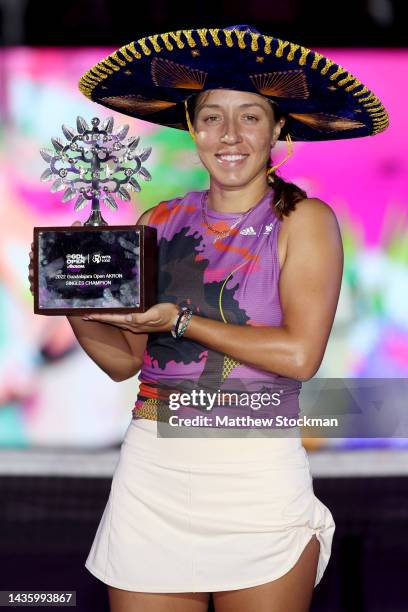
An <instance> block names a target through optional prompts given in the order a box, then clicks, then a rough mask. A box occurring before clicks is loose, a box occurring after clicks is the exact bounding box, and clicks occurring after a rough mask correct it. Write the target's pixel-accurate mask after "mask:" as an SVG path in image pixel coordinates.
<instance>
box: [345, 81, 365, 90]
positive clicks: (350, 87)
mask: <svg viewBox="0 0 408 612" xmlns="http://www.w3.org/2000/svg"><path fill="white" fill-rule="evenodd" d="M359 85H361V82H360V81H359V80H358V79H356V78H354V83H351V85H348V86H347V87H346V88H345V90H344V91H347V92H350V91H353V89H355V88H356V87H358V86H359Z"/></svg>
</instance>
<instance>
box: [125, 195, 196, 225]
mask: <svg viewBox="0 0 408 612" xmlns="http://www.w3.org/2000/svg"><path fill="white" fill-rule="evenodd" d="M200 194H201V192H200V191H188V192H187V193H185V194H184V195H183V196H177V197H174V198H170V199H168V200H162V201H161V202H159V203H158V204H156V205H155V206H152V207H151V208H149V209H148V210H146V211H145V212H144V213H143V214H142V215H141V216H140V217H139V219H138V220H137V222H136V224H137V225H148V224H149V223H151V224H156V223H162V222H163V221H164V220H165V219H167V218H168V216H169V214H171V213H172V212H173V211H174V210H175V209H176V208H178V207H180V206H184V205H186V204H192V203H195V202H196V201H197V196H199V195H200Z"/></svg>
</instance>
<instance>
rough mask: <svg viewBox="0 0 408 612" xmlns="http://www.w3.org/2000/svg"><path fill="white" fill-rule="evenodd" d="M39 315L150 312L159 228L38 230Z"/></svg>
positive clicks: (154, 294) (36, 294)
mask: <svg viewBox="0 0 408 612" xmlns="http://www.w3.org/2000/svg"><path fill="white" fill-rule="evenodd" d="M33 252H34V313H35V314H43V315H71V316H76V315H77V316H80V315H83V314H89V313H91V312H95V313H96V312H99V313H103V312H105V313H123V314H125V313H129V312H145V311H146V310H148V309H149V308H150V307H151V306H153V305H154V304H156V303H157V265H158V261H157V230H156V228H154V227H150V226H147V225H108V226H86V227H84V226H68V227H35V228H34V250H33Z"/></svg>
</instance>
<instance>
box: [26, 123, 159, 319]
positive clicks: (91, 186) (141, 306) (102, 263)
mask: <svg viewBox="0 0 408 612" xmlns="http://www.w3.org/2000/svg"><path fill="white" fill-rule="evenodd" d="M91 123H92V126H91V127H90V126H89V125H88V124H87V122H86V121H85V119H83V118H82V117H77V131H75V130H73V129H72V128H69V127H66V126H65V125H63V126H62V131H63V134H64V136H65V138H66V139H67V141H68V142H67V143H65V144H64V143H63V142H62V141H61V140H60V139H59V138H52V139H51V142H52V145H53V150H51V149H41V151H40V153H41V156H42V157H43V159H44V160H45V161H46V162H47V163H48V164H49V167H48V168H47V169H46V170H45V171H44V172H43V174H42V175H41V180H42V181H51V180H54V182H53V184H52V186H51V191H52V192H56V191H62V190H65V193H64V195H63V197H62V202H68V201H70V200H73V199H74V198H76V202H75V206H74V209H75V210H76V211H77V210H80V209H81V208H84V207H85V206H86V205H88V204H92V209H91V213H90V215H89V218H88V219H87V221H85V223H84V224H83V225H82V226H68V227H35V228H34V249H33V254H34V270H33V272H34V278H33V280H34V312H35V313H36V314H44V315H82V314H85V313H89V312H106V313H108V312H116V313H128V312H144V311H145V310H147V309H148V308H150V307H151V306H152V305H153V304H155V303H156V298H157V246H156V245H157V242H156V241H157V232H156V229H155V228H154V227H149V226H144V225H108V224H107V222H106V221H105V220H104V219H103V217H102V214H101V210H100V204H101V203H103V204H104V205H105V206H106V207H107V208H110V209H115V210H117V209H118V204H117V203H116V201H115V199H114V196H116V197H118V198H120V199H121V200H126V201H130V200H131V197H130V193H129V191H135V192H139V191H140V189H141V188H140V185H139V183H138V181H137V180H136V177H141V178H142V179H144V180H150V179H151V176H150V174H149V172H148V171H147V170H146V168H144V167H143V165H142V164H143V162H144V161H146V159H147V158H148V157H149V155H150V152H151V147H148V148H144V149H142V150H141V151H140V152H139V153H137V152H136V149H137V146H138V144H139V140H140V139H139V137H136V136H131V137H128V138H126V137H127V133H128V130H129V126H127V125H125V126H123V127H121V128H119V130H117V131H116V132H114V131H113V127H114V120H113V118H112V117H109V118H108V119H106V120H105V121H104V122H103V123H101V121H100V120H99V119H98V118H97V117H94V118H93V119H92V121H91Z"/></svg>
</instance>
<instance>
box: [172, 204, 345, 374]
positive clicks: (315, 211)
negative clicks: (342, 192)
mask: <svg viewBox="0 0 408 612" xmlns="http://www.w3.org/2000/svg"><path fill="white" fill-rule="evenodd" d="M286 219H287V235H288V242H287V254H286V258H285V262H284V264H283V267H282V270H281V274H280V282H279V293H280V301H281V306H282V311H283V321H282V325H281V326H279V327H251V326H250V325H235V324H228V325H226V324H225V323H223V322H220V321H213V320H210V319H205V318H203V317H199V316H197V315H193V316H192V318H191V321H190V323H189V324H188V326H187V329H186V331H185V333H184V336H185V337H186V338H191V339H192V340H196V341H197V342H200V343H202V344H204V345H205V346H207V347H208V348H210V349H212V350H215V351H218V352H221V353H225V354H227V355H230V356H231V357H233V358H235V359H237V360H238V361H241V362H243V363H246V364H249V365H252V366H254V367H257V368H260V369H263V370H267V371H271V372H275V373H277V374H280V375H281V376H288V377H290V378H295V379H298V380H302V381H304V380H308V379H310V378H312V377H313V376H314V374H315V373H316V371H317V370H318V369H319V367H320V364H321V362H322V359H323V356H324V352H325V349H326V345H327V342H328V339H329V336H330V331H331V328H332V325H333V321H334V316H335V313H336V309H337V304H338V298H339V294H340V287H341V280H342V275H343V246H342V240H341V233H340V229H339V226H338V223H337V219H336V216H335V214H334V212H333V210H332V209H331V208H330V207H329V206H328V205H327V204H325V203H324V202H322V201H321V200H317V199H306V200H302V201H301V202H298V203H297V205H296V210H294V211H292V212H291V213H290V215H289V216H288V217H287V218H286ZM286 219H285V220H286Z"/></svg>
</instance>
